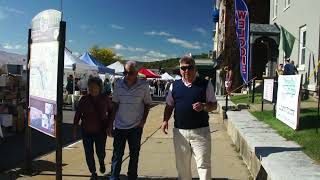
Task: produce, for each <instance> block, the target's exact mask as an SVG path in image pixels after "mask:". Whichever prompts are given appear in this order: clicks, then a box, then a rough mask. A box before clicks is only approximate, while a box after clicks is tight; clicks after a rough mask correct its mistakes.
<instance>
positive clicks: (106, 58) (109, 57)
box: [89, 45, 121, 65]
mask: <svg viewBox="0 0 320 180" xmlns="http://www.w3.org/2000/svg"><path fill="white" fill-rule="evenodd" d="M89 52H90V54H91V55H92V56H93V57H94V58H96V59H97V60H98V61H99V62H101V63H102V64H104V65H109V64H112V63H114V62H116V61H118V60H120V59H121V58H120V57H118V56H116V55H115V53H114V52H113V50H112V49H110V48H99V47H98V46H96V45H94V46H93V47H91V48H90V49H89Z"/></svg>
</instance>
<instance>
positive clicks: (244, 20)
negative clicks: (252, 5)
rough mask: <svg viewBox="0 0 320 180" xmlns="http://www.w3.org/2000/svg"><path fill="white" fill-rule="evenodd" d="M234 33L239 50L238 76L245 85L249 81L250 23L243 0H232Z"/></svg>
mask: <svg viewBox="0 0 320 180" xmlns="http://www.w3.org/2000/svg"><path fill="white" fill-rule="evenodd" d="M234 3H235V8H234V9H235V20H236V33H237V40H238V45H239V50H240V74H241V76H242V79H243V81H244V82H245V83H247V82H248V81H249V68H250V67H249V66H250V62H249V61H250V53H249V50H250V41H249V38H250V35H249V32H250V29H249V28H250V21H249V11H248V7H247V5H246V3H245V2H244V0H234Z"/></svg>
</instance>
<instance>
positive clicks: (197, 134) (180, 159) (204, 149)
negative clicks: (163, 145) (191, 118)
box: [173, 127, 211, 180]
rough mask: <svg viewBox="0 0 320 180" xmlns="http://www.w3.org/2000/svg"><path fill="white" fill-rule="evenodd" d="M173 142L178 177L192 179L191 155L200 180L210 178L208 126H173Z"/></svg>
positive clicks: (184, 179)
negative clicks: (191, 127)
mask: <svg viewBox="0 0 320 180" xmlns="http://www.w3.org/2000/svg"><path fill="white" fill-rule="evenodd" d="M173 143H174V149H175V156H176V167H177V171H178V176H179V179H181V180H191V179H192V174H191V155H193V157H194V158H195V160H196V164H197V170H198V174H199V178H200V180H209V179H210V180H211V134H210V128H209V127H204V128H198V129H177V128H174V129H173Z"/></svg>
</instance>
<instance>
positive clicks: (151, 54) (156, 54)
mask: <svg viewBox="0 0 320 180" xmlns="http://www.w3.org/2000/svg"><path fill="white" fill-rule="evenodd" d="M146 55H147V56H151V57H154V58H166V57H168V56H167V55H166V54H162V53H160V52H158V51H149V52H148V53H147V54H146Z"/></svg>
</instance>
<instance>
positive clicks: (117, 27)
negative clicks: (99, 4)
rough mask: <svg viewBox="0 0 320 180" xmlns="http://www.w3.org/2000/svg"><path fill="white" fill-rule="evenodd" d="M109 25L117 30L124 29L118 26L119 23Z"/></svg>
mask: <svg viewBox="0 0 320 180" xmlns="http://www.w3.org/2000/svg"><path fill="white" fill-rule="evenodd" d="M110 27H111V28H112V29H118V30H123V29H124V27H122V26H119V25H116V24H110Z"/></svg>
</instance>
